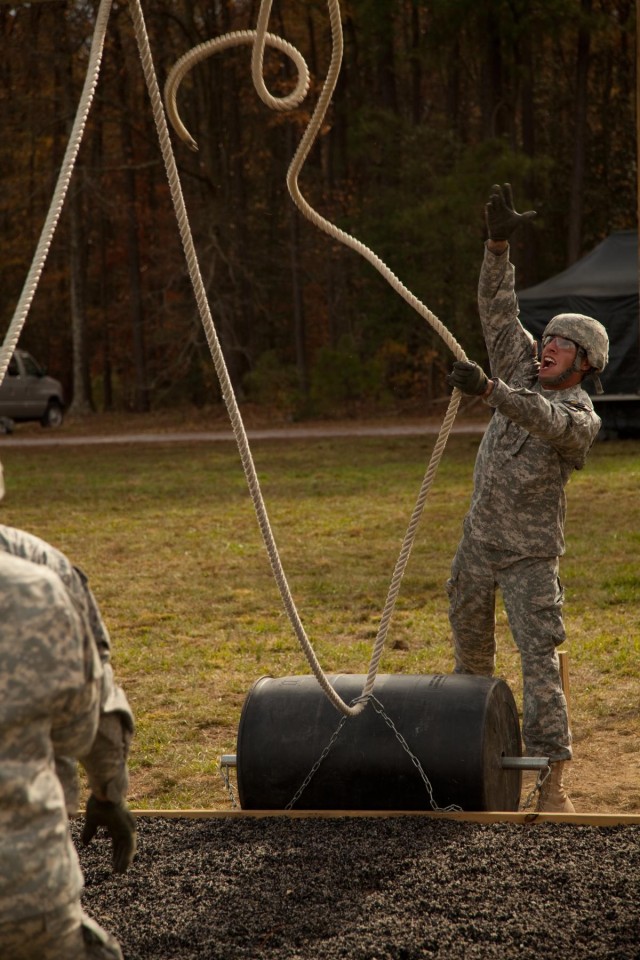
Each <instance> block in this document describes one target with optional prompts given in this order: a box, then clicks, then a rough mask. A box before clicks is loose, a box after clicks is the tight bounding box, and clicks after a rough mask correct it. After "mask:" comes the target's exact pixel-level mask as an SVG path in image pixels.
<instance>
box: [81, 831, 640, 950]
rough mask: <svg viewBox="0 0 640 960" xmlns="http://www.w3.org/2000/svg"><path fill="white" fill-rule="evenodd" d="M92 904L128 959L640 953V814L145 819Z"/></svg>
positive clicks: (92, 874) (94, 872)
mask: <svg viewBox="0 0 640 960" xmlns="http://www.w3.org/2000/svg"><path fill="white" fill-rule="evenodd" d="M81 829H82V819H81V818H79V819H78V820H76V821H74V823H73V824H72V833H73V837H74V842H75V843H76V846H77V849H78V853H79V856H80V862H81V864H82V869H83V871H84V875H85V884H86V886H85V892H84V895H83V905H84V907H85V909H86V910H87V912H88V913H90V914H91V915H92V916H93V917H94V918H95V919H96V920H98V921H99V922H100V923H102V924H103V926H105V927H106V928H107V929H109V930H110V931H111V932H112V933H113V934H114V935H115V936H116V937H117V938H118V940H119V941H120V944H121V946H122V949H123V953H124V956H125V960H231V958H233V960H258V958H260V960H262V958H269V960H285V958H286V960H311V958H313V960H334V958H335V960H337V958H348V960H414V958H423V957H440V958H447V960H449V958H460V960H462V958H465V960H467V958H474V957H478V958H483V960H485V958H494V957H495V958H500V960H504V958H507V960H509V958H518V960H528V958H534V957H535V958H536V960H540V958H563V960H579V958H585V960H587V958H588V960H594V958H605V957H606V958H608V960H629V958H640V825H635V824H632V825H623V826H614V827H599V826H598V827H595V826H579V825H575V824H568V823H538V824H533V825H521V824H513V823H499V824H495V823H491V824H477V823H468V822H460V821H447V820H431V819H428V818H420V817H391V818H375V817H363V818H348V817H345V818H336V819H289V818H284V817H267V818H260V819H254V818H246V819H245V818H225V819H205V820H199V819H169V818H156V817H146V818H145V817H144V816H141V817H139V818H138V853H137V856H136V859H135V860H134V862H133V864H132V865H131V867H130V868H129V870H128V872H127V873H126V874H125V875H124V876H114V875H113V874H112V872H111V862H110V856H111V849H110V843H109V840H108V839H107V838H106V836H99V837H97V838H96V839H95V840H94V841H93V842H92V843H91V844H90V845H89V847H86V848H85V847H82V845H81V844H80V843H79V836H80V832H81Z"/></svg>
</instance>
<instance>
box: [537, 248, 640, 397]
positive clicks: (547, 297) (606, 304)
mask: <svg viewBox="0 0 640 960" xmlns="http://www.w3.org/2000/svg"><path fill="white" fill-rule="evenodd" d="M518 301H519V303H520V319H521V321H522V324H523V326H525V327H526V329H527V330H529V331H530V332H531V333H532V334H533V336H534V337H537V338H538V339H539V338H540V337H541V335H542V331H543V330H544V328H545V326H546V325H547V323H548V322H549V320H550V319H551V317H554V316H555V315H556V314H558V313H584V314H586V315H587V316H590V317H595V318H596V319H597V320H599V321H600V322H601V323H602V324H604V326H605V327H606V330H607V333H608V334H609V364H608V366H607V368H606V370H605V371H604V373H603V374H602V376H601V380H602V385H603V387H604V389H605V392H606V393H638V392H639V391H640V315H639V304H638V231H637V230H621V231H619V232H617V233H612V234H611V235H610V236H609V237H607V239H606V240H603V241H602V242H601V243H599V244H598V245H597V247H595V248H594V249H593V250H592V251H591V253H588V254H587V255H586V256H585V257H583V258H582V259H581V260H578V261H577V263H574V264H573V265H572V266H570V267H569V268H568V269H567V270H563V271H562V273H558V274H556V276H554V277H551V278H550V279H549V280H545V281H544V282H543V283H538V284H536V286H534V287H528V288H527V289H526V290H520V291H519V292H518Z"/></svg>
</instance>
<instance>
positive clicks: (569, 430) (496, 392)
mask: <svg viewBox="0 0 640 960" xmlns="http://www.w3.org/2000/svg"><path fill="white" fill-rule="evenodd" d="M478 306H479V311H480V319H481V322H482V329H483V333H484V337H485V342H486V345H487V350H488V353H489V360H490V363H491V375H492V376H493V377H494V378H497V379H496V382H495V384H494V389H493V391H492V393H491V394H490V396H489V397H488V399H487V401H486V402H487V403H488V404H489V406H491V407H493V408H494V411H495V412H494V414H493V417H492V418H491V422H490V423H489V426H488V427H487V430H486V432H485V435H484V437H483V439H482V443H481V444H480V448H479V450H478V456H477V459H476V465H475V470H474V490H473V495H472V499H471V506H470V509H469V513H468V515H467V517H466V520H465V530H466V531H467V533H468V534H469V535H470V536H472V537H474V538H475V539H479V540H483V541H484V542H485V543H487V544H489V545H491V546H494V547H499V548H501V549H504V550H508V551H510V552H513V553H516V554H518V555H520V556H557V555H559V554H562V553H564V522H565V513H566V497H565V492H564V487H565V485H566V483H567V481H568V479H569V477H570V475H571V474H572V473H573V471H574V470H579V469H581V467H583V466H584V463H585V460H586V457H587V454H588V452H589V449H590V448H591V445H592V443H593V441H594V440H595V438H596V435H597V433H598V430H599V429H600V418H599V417H598V416H597V415H596V413H595V412H594V409H593V404H592V402H591V399H590V397H589V395H588V394H587V393H586V392H585V391H584V390H583V389H582V387H580V386H574V387H569V388H568V389H566V390H543V388H542V387H541V385H540V383H539V382H538V370H539V363H538V359H537V349H536V343H535V341H534V339H533V337H532V336H531V334H529V333H528V332H527V331H526V330H525V329H524V327H523V326H522V324H521V323H520V321H519V319H518V313H519V308H518V301H517V298H516V295H515V290H514V269H513V266H512V264H511V263H510V262H509V255H508V250H507V251H505V253H504V254H502V255H499V256H496V255H495V254H493V253H491V252H490V251H489V250H485V256H484V262H483V265H482V270H481V273H480V282H479V287H478Z"/></svg>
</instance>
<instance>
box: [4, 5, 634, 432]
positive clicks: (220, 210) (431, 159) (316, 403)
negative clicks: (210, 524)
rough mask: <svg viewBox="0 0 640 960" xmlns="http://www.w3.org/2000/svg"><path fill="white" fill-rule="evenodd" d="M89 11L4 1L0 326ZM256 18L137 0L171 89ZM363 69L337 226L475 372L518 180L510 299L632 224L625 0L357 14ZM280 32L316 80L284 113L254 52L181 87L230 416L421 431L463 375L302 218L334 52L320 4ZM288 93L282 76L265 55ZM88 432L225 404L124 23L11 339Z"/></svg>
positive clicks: (241, 10) (363, 270)
mask: <svg viewBox="0 0 640 960" xmlns="http://www.w3.org/2000/svg"><path fill="white" fill-rule="evenodd" d="M96 8H97V3H96V4H94V3H89V2H86V0H49V2H47V3H33V4H26V3H22V4H18V3H16V4H11V3H2V4H0V37H1V43H2V57H1V58H0V71H1V73H2V83H1V84H0V110H1V116H2V129H3V137H2V139H1V141H0V164H1V165H2V170H3V186H4V189H3V191H2V194H1V196H0V222H1V223H2V230H1V231H0V265H1V269H2V293H3V296H2V301H1V303H0V310H1V316H0V329H3V330H5V329H6V328H7V327H8V325H9V322H10V320H11V317H12V314H13V311H14V309H15V305H16V303H17V301H18V298H19V296H20V291H21V289H22V286H23V284H24V280H25V277H26V275H27V271H28V269H29V266H30V263H31V259H32V257H33V253H34V250H35V247H36V244H37V241H38V237H39V235H40V231H41V229H42V225H43V222H44V219H45V216H46V213H47V210H48V206H49V203H50V201H51V197H52V194H53V189H54V186H55V183H56V178H57V176H58V172H59V170H60V166H61V162H62V158H63V154H64V150H65V147H66V144H67V140H68V136H69V132H70V129H71V125H72V123H73V120H74V116H75V111H76V108H77V104H78V100H79V96H80V91H81V88H82V84H83V82H84V77H85V72H86V66H87V57H88V51H89V46H90V42H91V37H92V34H93V29H94V22H95V12H96ZM257 8H258V3H257V0H226V2H225V0H219V2H202V0H146V2H144V3H143V10H144V13H145V18H146V21H147V30H148V33H149V39H150V43H151V48H152V51H153V55H154V61H155V68H156V71H157V74H158V79H159V82H160V84H161V86H162V85H163V83H164V80H165V78H166V76H167V73H168V71H169V70H170V68H171V67H172V66H173V64H174V63H175V62H176V60H178V59H179V57H181V56H182V55H183V54H184V53H185V52H186V51H187V50H189V49H191V48H192V47H193V46H195V45H197V44H198V43H201V42H203V41H205V40H207V39H210V38H212V37H215V36H218V35H220V34H223V33H226V32H228V31H230V30H240V29H253V28H255V23H256V16H257ZM341 9H342V20H343V29H344V36H345V52H344V60H343V67H342V72H341V75H340V79H339V82H338V87H337V90H336V93H335V95H334V98H333V103H332V106H331V107H330V110H329V113H328V115H327V120H326V122H325V125H324V129H323V131H322V135H321V137H320V138H319V141H318V143H317V144H316V146H315V147H314V149H313V151H312V153H311V155H310V158H309V160H308V162H307V165H306V166H305V169H304V171H303V174H302V177H301V187H302V190H303V193H304V194H305V196H306V197H307V199H308V200H309V202H310V203H311V205H312V206H314V207H315V208H317V209H318V210H319V212H320V213H321V214H323V215H324V216H325V217H327V218H328V219H330V220H331V221H333V222H335V223H337V224H338V225H339V226H340V227H342V228H343V229H345V230H347V231H348V232H350V233H352V234H353V235H355V236H356V237H357V238H358V239H359V240H361V241H362V242H363V243H365V244H366V245H367V246H369V247H371V248H372V249H373V250H374V251H375V252H376V253H377V254H378V255H379V256H380V257H381V258H382V259H383V260H384V261H385V262H386V263H387V264H388V265H389V267H390V268H391V269H392V270H393V272H394V273H395V274H396V275H397V276H398V277H399V278H400V279H401V280H402V281H403V283H404V284H405V285H406V286H408V287H409V289H410V290H411V291H412V292H413V293H414V294H415V295H416V296H417V297H418V298H419V299H421V300H422V301H423V302H424V303H426V304H427V306H428V307H429V308H430V309H431V310H432V311H433V312H434V313H435V314H436V315H437V316H438V317H439V318H440V319H441V320H442V321H443V323H444V324H445V325H446V326H447V327H448V328H449V329H450V330H451V332H452V333H453V334H454V336H455V337H456V338H457V340H458V341H459V342H460V343H461V344H462V346H463V348H464V349H465V351H466V352H467V354H468V355H469V356H470V357H472V358H473V359H476V360H478V361H479V362H482V361H483V360H484V359H485V354H484V347H483V344H482V340H481V336H480V335H479V331H478V325H477V312H476V306H475V291H476V282H477V273H478V268H479V264H480V259H481V255H482V241H483V240H484V237H485V232H484V223H483V205H484V202H485V200H486V197H487V193H488V189H489V187H490V185H491V184H492V183H494V182H504V181H510V182H511V183H512V184H513V186H514V195H515V200H516V206H517V207H518V209H521V210H525V209H530V208H533V209H536V210H537V211H538V216H537V219H536V221H535V225H534V226H532V227H528V228H527V229H526V231H522V236H521V237H520V238H519V239H518V242H517V244H516V245H515V247H514V250H513V253H512V257H513V259H514V262H515V264H516V269H517V278H518V286H519V288H524V287H527V286H530V285H531V284H533V283H536V282H538V281H540V280H542V279H545V278H546V277H548V276H551V275H552V274H554V273H557V272H559V271H560V270H562V269H564V268H565V267H566V266H568V265H569V264H571V263H573V262H574V261H575V260H577V259H579V257H580V256H582V255H583V254H584V253H586V252H587V251H589V250H590V249H591V248H592V247H593V246H594V245H595V244H596V243H597V242H598V241H599V240H601V239H602V238H604V237H605V236H607V235H608V234H609V233H610V232H611V231H613V230H621V229H629V228H635V227H636V226H637V198H636V184H637V177H636V124H635V97H634V93H635V84H636V75H635V70H636V62H635V60H636V42H635V9H634V4H633V2H632V0H473V2H471V0H342V3H341ZM269 29H270V31H271V32H272V33H277V34H279V35H280V36H282V37H284V38H285V39H287V40H288V41H289V42H291V43H293V44H294V45H295V46H297V47H298V49H299V50H301V52H302V53H303V55H304V56H305V59H306V60H307V62H308V64H309V67H310V70H311V74H312V87H311V92H310V95H309V97H308V98H307V101H305V103H304V104H303V105H302V106H301V107H299V108H298V109H297V110H295V111H294V112H292V113H291V114H285V115H283V114H280V113H273V112H271V111H269V110H268V108H267V107H266V106H264V104H263V103H262V102H261V101H260V100H259V99H258V97H257V95H256V93H255V91H254V89H253V85H252V82H251V76H250V50H249V47H248V46H242V47H238V48H235V49H232V50H227V51H225V52H224V53H222V54H219V55H217V56H216V57H214V58H211V59H209V60H207V61H205V62H203V63H202V64H200V65H199V66H198V67H197V68H195V69H194V70H193V71H192V72H191V73H190V74H189V77H188V78H187V79H186V80H185V82H184V84H183V87H182V88H181V91H180V97H179V106H180V111H181V116H182V119H183V121H184V123H185V125H186V126H187V127H188V129H189V131H190V132H191V133H192V135H193V136H194V138H195V139H196V141H197V142H198V145H199V151H198V152H197V153H192V152H191V151H189V150H188V149H187V147H185V146H184V144H182V143H180V142H179V141H178V140H177V139H175V138H174V146H175V150H176V157H177V162H178V166H179V171H180V176H181V182H182V186H183V191H184V194H185V199H186V203H187V208H188V211H189V216H190V220H191V226H192V229H193V233H194V237H195V242H196V248H197V250H198V255H199V259H200V264H201V268H202V273H203V276H204V281H205V284H206V288H207V292H208V297H209V302H210V305H211V311H212V314H213V318H214V321H215V323H216V328H217V333H218V337H219V339H220V342H221V345H222V348H223V352H224V355H225V359H226V363H227V366H228V369H229V373H230V376H231V380H232V383H233V385H234V389H235V391H236V394H237V396H238V398H239V400H240V401H241V403H242V402H246V403H249V402H252V403H256V404H258V405H263V406H265V407H267V406H268V407H269V408H270V409H273V410H277V411H279V412H280V413H281V414H282V415H284V416H286V417H287V418H294V419H295V418H298V419H300V418H304V417H311V416H345V415H346V416H361V415H362V414H363V413H364V412H368V413H371V412H372V411H374V412H378V413H379V412H381V411H387V410H394V411H395V410H404V411H410V410H412V409H420V410H421V411H423V412H424V411H425V410H427V411H428V410H429V408H430V406H431V405H433V404H434V403H435V402H436V401H437V400H438V398H440V397H442V395H443V394H444V393H445V392H446V385H445V381H444V376H445V374H446V372H447V369H448V366H449V364H450V362H451V357H450V356H449V355H448V352H447V349H446V348H445V347H444V346H443V345H442V343H441V342H440V340H439V338H438V337H437V336H436V335H435V334H434V333H432V332H431V330H430V328H429V327H428V326H427V324H426V323H425V322H424V321H423V320H422V319H421V318H420V317H419V316H418V315H417V314H416V313H415V312H414V311H412V310H411V308H409V307H408V306H407V305H406V304H405V303H404V301H402V300H401V299H400V298H399V297H398V296H397V294H395V293H394V292H393V291H392V290H391V289H390V287H388V285H387V284H386V283H385V281H384V280H383V279H382V278H381V277H380V276H379V275H378V274H377V273H376V271H375V270H373V268H372V267H371V266H370V265H368V264H367V263H366V262H365V261H363V260H362V259H361V258H360V257H358V256H357V255H356V254H354V253H353V252H352V251H350V250H348V249H346V248H345V247H343V246H342V245H340V244H338V243H335V242H333V241H330V240H329V239H328V238H327V237H326V235H325V234H323V233H321V232H320V231H318V230H317V229H316V228H315V227H314V226H312V225H311V224H309V223H308V222H307V221H306V220H304V218H302V217H301V215H300V214H299V213H298V212H297V210H296V208H295V207H294V205H293V203H292V201H291V200H290V198H289V196H288V193H287V189H286V185H285V177H286V170H287V167H288V165H289V163H290V161H291V158H292V157H293V154H294V152H295V149H296V147H297V144H298V142H299V140H300V138H301V136H302V133H303V130H304V128H305V125H306V123H307V121H308V119H309V117H310V114H311V112H312V110H313V107H314V105H315V101H316V98H317V94H318V92H319V89H320V87H321V85H322V82H323V80H324V77H325V75H326V70H327V66H328V62H329V58H330V53H331V50H330V29H329V21H328V16H327V8H326V3H325V2H324V0H275V3H274V6H273V13H272V17H271V22H270V26H269ZM265 74H266V79H267V84H268V86H269V88H270V90H271V91H272V92H273V93H278V94H283V93H285V92H287V91H289V90H290V89H291V88H292V87H293V85H294V83H295V76H294V68H293V66H292V64H291V63H290V62H289V61H288V60H287V59H286V58H283V57H282V56H280V55H276V54H272V53H270V54H268V55H267V57H266V59H265ZM20 346H22V347H25V348H26V349H29V350H31V351H32V352H33V353H34V354H35V355H36V356H37V357H38V359H40V360H41V361H42V362H44V364H45V365H46V367H47V368H48V370H49V371H50V372H51V373H52V374H53V375H54V376H57V377H59V378H60V379H61V380H62V381H63V383H64V385H65V389H66V392H67V397H68V398H71V397H72V398H73V404H72V411H73V412H75V413H76V414H84V413H89V412H90V411H92V410H101V411H127V410H130V411H136V412H141V413H144V412H145V411H150V410H154V409H156V410H157V409H160V408H163V407H176V406H185V405H196V406H199V407H203V406H204V407H207V406H209V405H216V404H219V403H220V393H219V388H218V383H217V379H216V375H215V371H214V367H213V364H212V362H211V357H210V354H209V348H208V345H207V343H206V339H205V336H204V333H203V331H202V326H201V322H200V319H199V315H198V312H197V309H196V306H195V300H194V295H193V291H192V289H191V285H190V282H189V277H188V272H187V268H186V263H185V260H184V256H183V253H182V248H181V244H180V239H179V234H178V228H177V225H176V222H175V217H174V214H173V209H172V205H171V201H170V196H169V188H168V184H167V180H166V176H165V173H164V165H163V162H162V158H161V155H160V149H159V145H158V138H157V135H156V132H155V128H154V124H153V119H152V115H151V110H150V106H149V99H148V95H147V92H146V88H145V84H144V79H143V75H142V70H141V66H140V62H139V57H138V52H137V47H136V43H135V38H134V34H133V27H132V23H131V18H130V14H129V10H128V5H127V3H125V2H118V0H116V2H114V5H113V8H112V13H111V17H110V21H109V29H108V35H107V42H106V46H105V53H104V59H103V64H102V69H101V74H100V80H99V84H98V87H97V91H96V95H95V99H94V103H93V107H92V110H91V113H90V116H89V121H88V124H87V128H86V131H85V136H84V140H83V144H82V147H81V150H80V154H79V158H78V163H77V165H76V169H75V172H74V177H73V180H72V183H71V187H70V190H69V194H68V196H67V200H66V203H65V208H64V211H63V216H62V218H61V221H60V224H59V227H58V230H57V233H56V236H55V238H54V242H53V245H52V248H51V251H50V254H49V257H48V261H47V264H46V268H45V270H44V273H43V276H42V280H41V283H40V285H39V288H38V291H37V294H36V296H35V299H34V301H33V304H32V307H31V311H30V315H29V317H28V320H27V323H26V325H25V329H24V331H23V334H22V336H21V340H20Z"/></svg>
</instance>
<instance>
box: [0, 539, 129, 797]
mask: <svg viewBox="0 0 640 960" xmlns="http://www.w3.org/2000/svg"><path fill="white" fill-rule="evenodd" d="M2 551H4V552H5V553H9V554H12V555H13V556H16V557H22V558H23V559H25V560H30V561H31V562H32V563H38V564H41V565H42V566H46V567H48V568H49V569H50V570H53V571H54V572H55V573H57V574H58V576H59V577H60V579H61V580H62V582H63V583H64V585H65V587H66V588H67V590H68V592H69V596H70V598H71V600H72V602H73V604H74V606H75V608H76V610H78V611H79V612H80V614H81V615H82V616H83V617H85V618H86V620H87V621H88V624H89V629H90V636H91V637H92V639H93V642H94V644H95V646H96V649H97V651H98V654H99V656H100V660H101V661H102V668H103V669H102V689H101V696H100V722H99V725H98V733H97V735H96V738H95V740H94V742H93V744H92V745H91V749H90V750H89V751H88V752H87V753H86V754H85V755H83V756H82V757H81V762H82V765H83V766H84V767H85V769H86V771H87V776H88V779H89V786H90V788H91V790H92V792H93V793H94V794H96V795H97V796H98V797H100V799H102V800H107V799H108V800H112V801H114V802H116V803H117V802H118V801H119V800H123V799H125V797H126V794H127V789H128V783H129V777H128V770H127V758H128V754H129V745H130V742H131V737H132V735H133V729H134V721H133V714H132V711H131V707H130V706H129V702H128V700H127V697H126V695H125V693H124V691H123V690H122V688H121V687H120V686H119V685H118V684H117V683H116V681H115V678H114V675H113V669H112V667H111V640H110V637H109V632H108V630H107V628H106V626H105V624H104V621H103V619H102V616H101V614H100V610H99V608H98V604H97V603H96V599H95V597H94V595H93V592H92V591H91V588H90V587H89V584H88V581H87V578H86V576H85V575H84V573H83V572H82V571H81V570H80V569H79V568H78V567H75V566H74V565H73V564H72V563H71V561H70V560H69V559H68V558H67V557H66V556H65V555H64V554H63V553H61V551H60V550H57V549H56V548H55V547H52V546H51V544H49V543H47V542H46V541H44V540H41V539H40V538H39V537H36V536H34V534H32V533H27V532H26V531H24V530H18V529H16V528H15V527H6V526H4V525H2V524H0V552H2ZM57 769H58V776H59V777H60V780H61V781H62V785H63V787H64V791H65V796H66V798H67V809H68V810H69V813H74V812H75V811H76V809H77V806H78V793H79V791H78V784H77V776H76V762H75V760H71V758H64V757H59V758H58V759H57Z"/></svg>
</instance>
